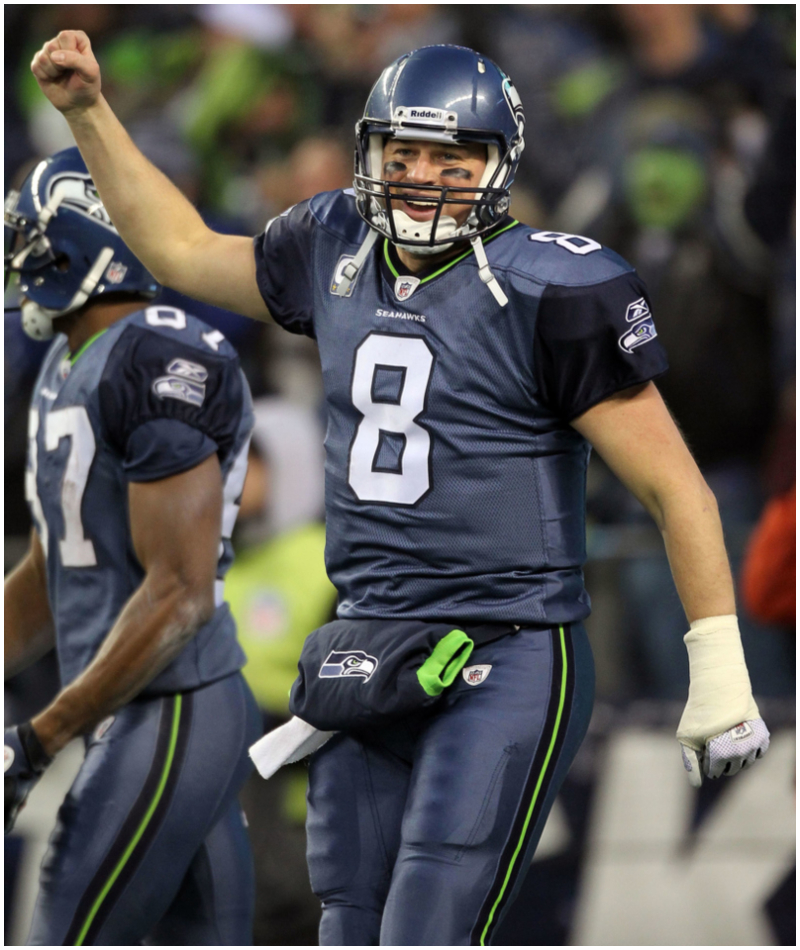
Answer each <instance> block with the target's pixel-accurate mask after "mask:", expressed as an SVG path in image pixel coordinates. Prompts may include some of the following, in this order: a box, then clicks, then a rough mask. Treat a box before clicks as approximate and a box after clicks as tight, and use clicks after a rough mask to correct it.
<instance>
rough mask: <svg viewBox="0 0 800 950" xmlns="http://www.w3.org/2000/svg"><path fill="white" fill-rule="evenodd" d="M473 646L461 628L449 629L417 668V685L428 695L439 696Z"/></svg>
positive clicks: (465, 659) (459, 669) (468, 655)
mask: <svg viewBox="0 0 800 950" xmlns="http://www.w3.org/2000/svg"><path fill="white" fill-rule="evenodd" d="M474 648H475V644H474V643H473V641H472V640H470V638H469V637H468V636H467V635H466V633H464V631H463V630H451V631H450V633H448V634H447V636H445V637H442V639H441V640H440V641H439V642H438V643H437V644H436V646H435V647H434V649H433V653H431V655H430V656H429V657H428V659H427V660H425V662H424V663H423V664H422V666H421V667H420V668H419V669H418V670H417V679H418V680H419V685H420V686H421V687H422V688H423V689H424V690H425V692H426V693H427V694H428V695H429V696H439V695H440V694H441V692H442V691H443V690H444V689H445V688H446V687H448V686H450V685H451V684H452V683H453V681H454V680H455V678H456V677H457V676H458V674H459V673H460V672H461V670H462V669H463V668H464V665H465V663H466V662H467V660H468V659H469V658H470V655H471V654H472V651H473V649H474Z"/></svg>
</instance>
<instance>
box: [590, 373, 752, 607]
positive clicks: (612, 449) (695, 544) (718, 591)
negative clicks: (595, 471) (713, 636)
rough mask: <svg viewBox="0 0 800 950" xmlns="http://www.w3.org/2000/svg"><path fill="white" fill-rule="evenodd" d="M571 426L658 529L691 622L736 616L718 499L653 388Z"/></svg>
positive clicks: (609, 403)
mask: <svg viewBox="0 0 800 950" xmlns="http://www.w3.org/2000/svg"><path fill="white" fill-rule="evenodd" d="M572 425H573V426H574V427H575V428H576V429H577V430H578V432H580V433H581V435H583V436H584V437H585V438H586V439H588V440H589V442H591V443H592V445H593V446H594V448H595V449H596V450H597V451H598V453H599V454H600V456H601V457H602V458H603V459H604V460H605V462H606V463H607V464H608V466H609V467H610V468H611V470H612V471H613V472H614V473H615V474H616V475H617V476H618V477H619V479H620V480H621V481H622V482H623V483H624V484H625V486H626V487H627V488H628V489H629V490H630V491H631V492H632V493H633V494H634V495H635V496H636V497H637V498H638V499H639V501H640V502H641V503H642V504H643V505H644V507H645V508H646V509H647V510H648V512H649V513H650V514H651V515H652V517H653V519H654V520H655V522H656V524H657V525H658V528H659V529H660V531H661V534H662V536H663V538H664V544H665V547H666V550H667V557H668V558H669V563H670V567H671V569H672V576H673V578H674V580H675V586H676V588H677V590H678V595H679V596H680V599H681V603H682V604H683V609H684V611H685V612H686V616H687V618H688V620H689V622H690V623H691V622H693V621H695V620H700V619H702V618H703V617H716V616H721V615H725V614H735V613H736V604H735V600H734V593H733V580H732V578H731V571H730V567H729V565H728V556H727V553H726V551H725V542H724V539H723V536H722V525H721V523H720V519H719V511H718V509H717V503H716V499H715V498H714V495H713V494H712V492H711V490H710V489H709V487H708V485H706V482H705V479H704V478H703V476H702V474H701V473H700V470H699V469H698V467H697V463H696V462H695V461H694V459H693V458H692V455H691V453H690V452H689V449H688V448H687V447H686V443H685V442H684V441H683V437H682V436H681V434H680V432H679V431H678V427H677V426H676V425H675V423H674V421H673V419H672V416H671V415H670V414H669V411H668V409H667V407H666V406H665V405H664V401H663V400H662V398H661V396H660V395H659V392H658V390H657V389H656V387H655V385H654V384H653V383H647V384H646V385H645V386H641V387H635V388H633V389H628V390H623V391H622V392H621V393H618V394H617V395H616V396H614V397H612V398H611V399H607V400H605V401H604V402H601V403H599V404H598V405H596V406H593V407H592V408H591V409H589V410H588V412H585V413H584V414H583V415H582V416H579V417H578V418H577V419H575V420H574V421H573V423H572Z"/></svg>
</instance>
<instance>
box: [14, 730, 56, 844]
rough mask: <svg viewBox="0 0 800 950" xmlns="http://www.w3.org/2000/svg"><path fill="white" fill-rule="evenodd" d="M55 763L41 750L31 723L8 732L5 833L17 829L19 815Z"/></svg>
mask: <svg viewBox="0 0 800 950" xmlns="http://www.w3.org/2000/svg"><path fill="white" fill-rule="evenodd" d="M52 761H53V760H52V759H51V758H50V756H48V755H47V754H46V753H45V751H44V749H43V748H42V744H41V742H39V737H38V736H37V735H36V733H35V732H34V731H33V726H31V724H30V723H29V722H24V723H22V725H21V726H9V727H8V729H6V731H5V739H4V747H3V772H4V773H5V793H6V831H5V833H6V834H8V833H9V832H10V831H11V829H12V828H13V827H14V822H15V821H16V820H17V814H18V813H19V810H20V808H22V806H23V805H24V804H25V799H26V798H27V797H28V794H29V793H30V790H31V789H32V788H33V786H34V785H35V784H36V783H37V782H38V781H39V779H40V778H41V777H42V774H43V773H44V770H45V769H46V768H47V766H48V765H50V763H51V762H52Z"/></svg>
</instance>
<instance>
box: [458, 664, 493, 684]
mask: <svg viewBox="0 0 800 950" xmlns="http://www.w3.org/2000/svg"><path fill="white" fill-rule="evenodd" d="M491 669H492V665H491V663H479V664H478V665H477V666H465V667H464V669H463V670H462V671H461V675H462V676H463V677H464V680H465V681H466V682H467V683H469V685H470V686H477V685H478V683H482V682H483V681H484V680H485V679H486V677H487V676H488V675H489V673H490V671H491Z"/></svg>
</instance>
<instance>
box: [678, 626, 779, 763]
mask: <svg viewBox="0 0 800 950" xmlns="http://www.w3.org/2000/svg"><path fill="white" fill-rule="evenodd" d="M683 642H684V643H685V644H686V649H687V650H688V651H689V701H688V702H687V704H686V708H685V709H684V711H683V716H681V721H680V723H679V724H678V732H677V737H678V741H679V742H681V743H682V744H683V745H687V746H689V747H690V748H692V749H695V750H696V751H697V752H700V751H702V750H703V749H704V748H705V745H706V742H707V741H708V740H709V739H711V738H712V737H714V736H717V735H719V734H720V733H722V732H725V731H726V730H727V729H730V728H731V727H733V726H736V725H738V724H739V723H742V722H746V721H747V720H752V719H760V718H761V714H760V713H759V711H758V706H756V704H755V701H754V699H753V693H752V689H751V687H750V676H749V675H748V672H747V666H746V665H745V661H744V652H743V651H742V640H741V637H740V635H739V623H738V621H737V619H736V616H735V615H734V614H726V615H724V616H721V617H706V618H704V619H703V620H695V622H694V623H693V624H691V629H690V630H689V632H688V633H687V634H686V636H685V637H684V638H683Z"/></svg>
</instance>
